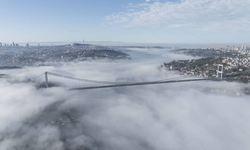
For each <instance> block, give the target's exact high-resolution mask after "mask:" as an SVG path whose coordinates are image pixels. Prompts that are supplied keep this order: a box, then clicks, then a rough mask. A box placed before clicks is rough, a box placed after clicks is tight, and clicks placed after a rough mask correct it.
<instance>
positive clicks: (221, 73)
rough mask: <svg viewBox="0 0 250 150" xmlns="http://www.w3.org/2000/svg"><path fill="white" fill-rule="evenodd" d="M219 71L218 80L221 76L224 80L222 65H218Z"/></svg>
mask: <svg viewBox="0 0 250 150" xmlns="http://www.w3.org/2000/svg"><path fill="white" fill-rule="evenodd" d="M216 71H217V78H219V75H220V79H222V76H223V65H222V64H219V65H218V70H216Z"/></svg>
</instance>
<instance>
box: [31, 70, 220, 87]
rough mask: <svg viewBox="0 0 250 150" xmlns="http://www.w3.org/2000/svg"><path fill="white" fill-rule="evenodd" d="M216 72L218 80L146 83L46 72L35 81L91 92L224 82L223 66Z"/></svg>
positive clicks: (179, 79)
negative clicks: (93, 90) (40, 78)
mask: <svg viewBox="0 0 250 150" xmlns="http://www.w3.org/2000/svg"><path fill="white" fill-rule="evenodd" d="M216 71H217V78H190V77H188V76H180V77H175V78H168V79H163V80H156V81H144V82H119V81H99V80H90V79H83V78H77V77H72V76H67V75H63V74H59V73H53V72H45V73H43V74H41V75H39V76H37V77H35V78H33V79H37V78H39V77H41V76H44V77H45V82H44V83H45V87H46V88H49V87H51V86H55V85H57V86H64V87H67V88H68V89H69V90H89V89H100V88H113V87H125V86H142V85H153V84H168V83H180V82H197V81H222V80H223V78H222V74H223V65H218V70H216ZM72 83H73V84H72Z"/></svg>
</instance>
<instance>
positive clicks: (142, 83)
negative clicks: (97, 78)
mask: <svg viewBox="0 0 250 150" xmlns="http://www.w3.org/2000/svg"><path fill="white" fill-rule="evenodd" d="M208 80H209V81H221V79H188V80H170V81H156V82H137V83H128V84H116V85H104V86H93V87H82V88H72V89H70V90H89V89H100V88H111V87H124V86H140V85H152V84H164V83H176V82H191V81H192V82H193V81H208Z"/></svg>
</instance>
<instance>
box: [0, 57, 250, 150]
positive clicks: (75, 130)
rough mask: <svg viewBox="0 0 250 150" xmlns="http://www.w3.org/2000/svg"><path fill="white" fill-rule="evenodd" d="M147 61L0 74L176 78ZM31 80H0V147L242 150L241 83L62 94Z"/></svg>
mask: <svg viewBox="0 0 250 150" xmlns="http://www.w3.org/2000/svg"><path fill="white" fill-rule="evenodd" d="M164 56H165V60H166V61H169V60H171V59H172V56H170V55H168V54H164ZM162 58H164V57H162ZM153 62H154V61H144V60H143V61H140V60H131V61H117V62H110V61H109V62H108V61H92V62H81V63H69V64H65V65H63V66H57V67H37V68H24V69H22V70H11V71H6V73H11V74H13V76H15V77H16V78H20V79H22V78H23V79H25V77H26V76H27V75H30V76H33V75H37V74H40V73H42V72H44V71H51V72H57V73H62V74H67V75H72V76H76V77H82V78H89V79H97V80H108V81H124V80H125V81H126V80H131V81H132V80H136V81H138V80H140V81H146V80H152V79H164V78H171V77H175V76H176V75H174V74H173V73H170V72H166V71H163V70H158V69H157V66H158V65H159V64H158V63H153ZM40 80H41V81H43V77H42V78H41V79H40ZM50 80H53V79H52V78H50ZM64 81H65V80H62V82H64ZM38 83H39V81H38V82H37V83H13V82H12V83H10V82H9V81H6V80H5V79H1V80H0V94H1V98H0V122H1V124H0V149H1V150H2V149H3V150H6V149H9V150H34V149H36V150H44V149H46V150H49V149H51V150H77V149H83V148H86V149H93V150H95V149H98V150H99V149H104V150H105V149H109V150H110V149H111V150H115V149H121V150H134V149H137V150H145V149H148V150H152V149H156V150H165V149H173V150H181V149H186V150H200V149H213V150H221V149H227V150H235V149H241V150H247V149H249V148H250V144H249V140H250V139H249V137H250V121H249V116H250V102H249V96H247V95H244V94H243V92H242V89H244V88H246V87H249V85H245V84H238V83H227V82H196V83H178V84H165V85H149V86H137V87H136V86H135V87H124V88H110V89H98V90H86V91H68V90H67V89H66V88H63V87H54V88H50V89H43V88H40V89H37V88H36V84H38ZM68 84H70V83H68ZM209 89H212V90H209ZM216 91H217V92H216ZM218 91H219V92H218ZM227 92H231V94H228V93H227ZM237 93H239V94H237ZM237 95H240V96H237Z"/></svg>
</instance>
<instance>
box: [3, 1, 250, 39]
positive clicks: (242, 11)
mask: <svg viewBox="0 0 250 150" xmlns="http://www.w3.org/2000/svg"><path fill="white" fill-rule="evenodd" d="M249 6H250V1H249V0H226V1H225V0H178V1H174V0H171V1H169V0H108V1H104V0H0V17H1V22H0V42H8V43H10V42H12V41H14V42H17V43H18V42H19V43H20V42H54V41H65V42H70V41H80V40H81V39H82V38H83V37H84V38H85V40H86V41H123V42H130V43H131V42H133V43H250V42H249V39H250V10H249Z"/></svg>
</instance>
